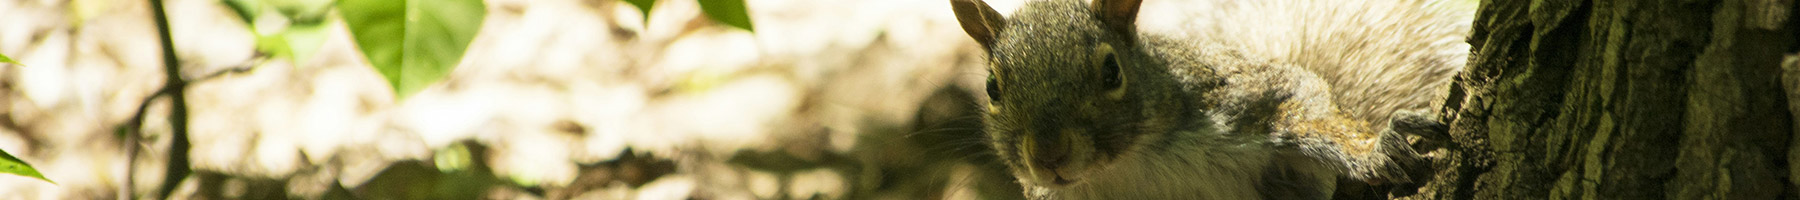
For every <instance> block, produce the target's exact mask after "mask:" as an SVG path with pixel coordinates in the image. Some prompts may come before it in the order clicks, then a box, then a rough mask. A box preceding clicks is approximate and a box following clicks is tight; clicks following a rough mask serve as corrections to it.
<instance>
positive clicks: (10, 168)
mask: <svg viewBox="0 0 1800 200" xmlns="http://www.w3.org/2000/svg"><path fill="white" fill-rule="evenodd" d="M0 58H6V57H5V56H0ZM5 61H6V62H12V59H7V60H5ZM0 173H8V174H17V175H20V176H25V177H32V178H37V179H38V180H44V181H46V182H50V183H56V181H50V179H48V178H44V174H39V173H38V171H37V169H36V168H32V167H31V164H27V163H25V161H23V160H19V158H18V157H13V155H12V154H10V153H6V150H0Z"/></svg>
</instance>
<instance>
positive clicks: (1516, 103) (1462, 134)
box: [1414, 0, 1800, 199]
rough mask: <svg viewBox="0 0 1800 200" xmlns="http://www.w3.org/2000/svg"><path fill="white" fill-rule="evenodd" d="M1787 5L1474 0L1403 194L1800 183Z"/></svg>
mask: <svg viewBox="0 0 1800 200" xmlns="http://www.w3.org/2000/svg"><path fill="white" fill-rule="evenodd" d="M1796 6H1797V4H1795V3H1794V1H1793V0H1724V1H1699V0H1676V1H1637V0H1549V1H1523V0H1483V1H1482V2H1481V8H1480V11H1478V13H1477V14H1476V15H1477V16H1476V21H1475V24H1474V26H1475V27H1474V33H1473V35H1471V37H1470V39H1469V43H1470V44H1472V45H1473V48H1472V51H1473V52H1472V53H1474V54H1473V55H1474V56H1473V57H1472V60H1471V61H1470V67H1469V68H1468V69H1467V70H1466V71H1464V72H1462V74H1460V75H1459V76H1458V77H1457V80H1455V83H1454V86H1453V88H1452V91H1451V95H1450V98H1449V101H1448V102H1449V103H1447V105H1445V106H1444V107H1443V109H1444V111H1445V112H1444V113H1445V115H1444V116H1445V117H1444V119H1443V120H1445V121H1446V122H1449V123H1450V124H1451V132H1450V134H1451V137H1452V140H1451V141H1448V144H1447V147H1448V148H1447V149H1445V150H1441V151H1439V152H1437V153H1438V154H1439V156H1441V159H1440V160H1438V161H1436V163H1435V164H1436V166H1438V167H1439V169H1440V170H1439V172H1438V176H1437V178H1436V179H1435V180H1432V181H1431V182H1428V183H1427V185H1426V187H1424V188H1425V189H1423V190H1422V191H1421V193H1420V194H1421V195H1418V196H1414V197H1418V198H1428V199H1577V198H1579V199H1778V198H1779V199H1793V198H1800V195H1796V194H1800V193H1797V191H1800V188H1796V185H1795V183H1796V182H1800V180H1796V179H1797V178H1800V177H1796V176H1793V175H1794V173H1800V165H1790V163H1794V162H1795V161H1800V160H1796V159H1800V151H1796V150H1800V148H1795V145H1800V141H1796V140H1797V139H1800V137H1794V136H1795V135H1796V134H1800V132H1797V130H1796V129H1795V127H1794V124H1795V122H1796V121H1795V119H1796V118H1795V117H1794V113H1800V112H1795V111H1797V110H1800V104H1790V103H1789V99H1791V98H1800V87H1796V86H1800V85H1796V84H1800V76H1796V75H1800V67H1795V66H1789V68H1788V69H1789V71H1783V67H1782V66H1781V65H1784V64H1787V65H1796V64H1797V63H1796V62H1800V61H1792V62H1787V63H1784V62H1783V59H1784V56H1789V55H1790V54H1792V53H1794V52H1796V50H1800V45H1797V43H1796V40H1797V39H1800V32H1796V30H1797V27H1800V15H1797V14H1796V13H1795V11H1800V7H1796ZM1787 59H1794V58H1787ZM1783 74H1787V75H1786V76H1784V75H1783ZM1784 82H1785V83H1787V84H1788V85H1787V86H1784V85H1783V83H1784Z"/></svg>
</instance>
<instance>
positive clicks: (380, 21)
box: [337, 0, 487, 99]
mask: <svg viewBox="0 0 1800 200" xmlns="http://www.w3.org/2000/svg"><path fill="white" fill-rule="evenodd" d="M337 6H338V9H339V13H340V14H343V16H344V21H345V22H348V23H349V25H350V32H351V33H352V34H353V35H354V37H355V38H356V46H357V47H359V48H361V49H362V51H363V56H365V57H367V58H368V59H369V63H370V64H374V65H375V69H376V70H377V71H380V72H381V75H382V76H383V77H386V78H387V80H388V84H389V85H390V86H393V88H394V93H395V94H396V95H397V96H399V97H400V98H401V99H404V98H406V97H407V96H410V95H412V94H413V93H417V92H418V91H419V90H421V89H424V88H425V86H428V85H431V84H432V83H434V82H437V81H438V80H439V79H443V78H444V76H446V75H449V74H450V71H451V70H452V69H454V68H456V63H457V62H460V61H461V60H462V56H463V51H464V50H466V49H465V48H468V47H469V41H470V40H472V39H474V38H475V32H476V31H477V30H479V29H480V28H481V19H482V17H484V16H485V15H487V10H486V8H485V7H484V6H483V5H482V3H481V1H480V0H343V1H341V2H339V3H338V4H337Z"/></svg>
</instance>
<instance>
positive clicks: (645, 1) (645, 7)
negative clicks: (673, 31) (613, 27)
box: [625, 0, 656, 26]
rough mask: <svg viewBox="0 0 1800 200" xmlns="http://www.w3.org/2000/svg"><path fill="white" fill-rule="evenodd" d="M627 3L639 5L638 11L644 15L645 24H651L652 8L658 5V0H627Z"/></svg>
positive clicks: (634, 5)
mask: <svg viewBox="0 0 1800 200" xmlns="http://www.w3.org/2000/svg"><path fill="white" fill-rule="evenodd" d="M625 3H631V7H637V9H638V13H639V14H643V15H644V26H650V8H651V6H655V5H656V0H625Z"/></svg>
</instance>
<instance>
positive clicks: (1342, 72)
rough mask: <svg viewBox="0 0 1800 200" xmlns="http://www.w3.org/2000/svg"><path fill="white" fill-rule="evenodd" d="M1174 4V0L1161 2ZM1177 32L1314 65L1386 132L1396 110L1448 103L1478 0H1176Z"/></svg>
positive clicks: (1342, 103)
mask: <svg viewBox="0 0 1800 200" xmlns="http://www.w3.org/2000/svg"><path fill="white" fill-rule="evenodd" d="M1162 3H1171V2H1162ZM1173 3H1175V4H1193V5H1181V6H1183V7H1187V8H1189V9H1194V8H1197V9H1195V10H1191V11H1190V10H1184V11H1182V12H1179V13H1180V15H1186V16H1181V17H1178V19H1180V20H1178V21H1176V22H1175V23H1178V24H1179V25H1176V26H1177V27H1174V29H1177V30H1168V31H1170V32H1172V33H1173V34H1172V35H1173V36H1174V37H1181V38H1188V39H1194V40H1204V41H1203V43H1215V44H1223V45H1229V46H1234V47H1236V49H1238V50H1241V51H1242V52H1243V53H1245V54H1250V55H1252V56H1253V57H1259V58H1268V59H1274V60H1276V61H1278V62H1281V63H1289V64H1293V65H1297V66H1301V67H1304V68H1306V69H1308V70H1310V71H1313V72H1314V73H1315V74H1317V75H1318V76H1319V77H1321V78H1323V79H1325V81H1326V82H1327V83H1328V84H1329V85H1331V93H1332V94H1333V100H1334V102H1336V104H1337V105H1338V106H1339V107H1341V108H1342V109H1343V110H1344V111H1346V113H1345V114H1346V115H1349V116H1350V117H1351V118H1354V119H1358V120H1363V121H1368V122H1374V123H1373V124H1374V125H1376V126H1377V127H1374V128H1375V129H1377V130H1382V129H1385V128H1386V127H1385V126H1386V123H1382V122H1386V121H1387V120H1388V119H1390V115H1392V114H1393V113H1394V112H1396V111H1404V110H1421V111H1428V113H1429V111H1431V110H1426V109H1428V108H1435V107H1437V106H1438V105H1442V104H1443V102H1442V100H1443V99H1444V96H1445V95H1446V92H1447V91H1448V90H1447V87H1448V85H1449V83H1450V78H1451V77H1452V76H1454V75H1455V74H1456V73H1457V72H1458V71H1461V70H1462V68H1463V67H1464V65H1465V63H1466V62H1467V60H1468V52H1469V45H1468V44H1467V43H1465V42H1464V38H1465V36H1466V35H1467V33H1468V32H1469V22H1470V21H1471V20H1470V19H1471V18H1472V15H1471V14H1473V12H1472V11H1473V7H1474V2H1473V1H1463V0H1338V1H1314V0H1260V1H1226V0H1199V1H1190V2H1179V1H1177V2H1173Z"/></svg>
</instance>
